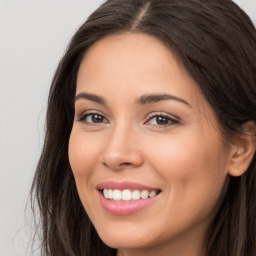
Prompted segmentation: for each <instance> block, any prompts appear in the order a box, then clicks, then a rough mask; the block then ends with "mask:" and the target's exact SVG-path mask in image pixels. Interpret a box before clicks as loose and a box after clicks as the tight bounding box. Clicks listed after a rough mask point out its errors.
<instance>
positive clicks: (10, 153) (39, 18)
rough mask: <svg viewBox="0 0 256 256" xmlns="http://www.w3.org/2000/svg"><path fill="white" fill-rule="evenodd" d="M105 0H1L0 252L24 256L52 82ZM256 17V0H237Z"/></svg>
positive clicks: (4, 254)
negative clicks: (80, 32) (85, 23)
mask: <svg viewBox="0 0 256 256" xmlns="http://www.w3.org/2000/svg"><path fill="white" fill-rule="evenodd" d="M102 2H103V0H83V1H82V0H41V1H40V0H30V1H28V0H0V89H1V90H0V256H26V255H28V253H27V252H26V248H27V247H28V246H29V245H30V241H31V234H30V222H31V212H30V210H29V205H28V207H27V211H25V206H26V203H27V199H28V194H29V190H30V186H31V182H32V178H33V174H34V170H35V167H36V164H37V161H38V158H39V155H40V150H41V147H42V144H43V137H44V118H45V111H46V102H47V94H48V90H49V86H50V83H51V79H52V76H53V73H54V71H55V69H56V66H57V64H58V61H59V60H60V58H61V56H62V55H63V53H64V51H65V48H66V46H67V44H68V42H69V40H70V38H71V36H72V35H73V33H74V32H75V31H76V29H77V28H78V27H79V26H80V25H81V24H82V23H83V21H85V19H86V18H87V17H88V15H89V14H90V13H91V12H92V11H93V10H94V9H96V8H97V7H98V6H99V5H100V4H101V3H102ZM235 2H237V3H238V4H239V5H240V6H241V7H242V8H243V9H244V10H245V11H246V12H247V13H248V14H249V15H250V16H251V18H252V19H253V21H254V22H256V0H236V1H235Z"/></svg>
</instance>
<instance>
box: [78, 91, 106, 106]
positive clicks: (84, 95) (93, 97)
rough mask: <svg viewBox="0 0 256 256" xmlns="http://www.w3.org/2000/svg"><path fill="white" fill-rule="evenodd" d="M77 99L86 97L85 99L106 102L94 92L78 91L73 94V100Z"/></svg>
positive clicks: (104, 103)
mask: <svg viewBox="0 0 256 256" xmlns="http://www.w3.org/2000/svg"><path fill="white" fill-rule="evenodd" d="M79 99H86V100H90V101H94V102H97V103H100V104H103V105H106V104H107V103H106V101H105V100H104V99H103V98H102V97H100V96H98V95H95V94H91V93H85V92H82V93H79V94H78V95H76V96H75V99H74V101H77V100H79Z"/></svg>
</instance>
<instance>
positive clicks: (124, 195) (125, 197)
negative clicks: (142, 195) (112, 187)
mask: <svg viewBox="0 0 256 256" xmlns="http://www.w3.org/2000/svg"><path fill="white" fill-rule="evenodd" d="M131 199H132V192H131V191H130V190H128V189H125V190H124V191H123V192H122V200H124V201H130V200H131Z"/></svg>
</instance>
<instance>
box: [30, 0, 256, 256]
mask: <svg viewBox="0 0 256 256" xmlns="http://www.w3.org/2000/svg"><path fill="white" fill-rule="evenodd" d="M127 31H132V32H140V33H145V34H149V35H152V36H154V37H156V38H158V39H159V40H161V41H162V42H164V43H165V45H167V46H168V47H169V48H170V49H171V51H172V52H174V53H175V54H176V56H177V57H178V59H179V60H180V61H181V63H182V64H183V66H184V67H185V68H186V69H187V70H188V72H189V73H190V75H191V76H192V77H193V78H194V80H195V81H196V82H197V83H198V85H199V87H200V90H201V91H202V93H203V94H204V95H205V97H206V99H207V100H208V102H209V103H210V105H211V107H212V108H213V110H214V111H215V113H216V116H217V118H218V121H219V124H220V126H221V128H222V132H223V135H224V138H226V139H228V137H232V136H233V135H235V134H236V133H238V132H240V127H241V126H242V125H243V124H244V123H245V122H247V121H249V120H252V121H254V122H256V31H255V27H254V26H253V24H252V22H251V20H250V19H249V17H248V16H247V15H246V14H245V13H244V12H243V11H242V10H241V9H240V8H239V7H238V6H237V5H236V4H235V3H233V2H232V1H231V0H108V1H106V2H105V3H104V4H103V5H102V6H101V7H99V8H98V9H97V10H96V11H95V12H94V13H93V14H92V15H91V16H90V17H89V18H88V20H87V21H86V22H85V23H84V24H83V25H82V26H81V27H80V28H79V29H78V31H77V32H76V33H75V35H74V37H73V39H72V40H71V42H70V45H69V47H68V49H67V51H66V53H65V55H64V57H63V58H62V60H61V62H60V63H59V66H58V68H57V71H56V73H55V76H54V78H53V81H52V85H51V89H50V94H49V99H48V110H47V119H46V134H45V142H44V146H43V150H42V154H41V158H40V160H39V163H38V166H37V170H36V173H35V177H34V181H33V185H32V189H31V198H32V207H33V208H35V207H39V212H40V222H39V224H40V229H41V232H42V233H41V235H42V244H41V255H45V256H46V255H48V256H64V255H68V256H82V255H83V256H86V255H87V256H100V255H115V254H116V250H115V249H112V248H109V247H108V246H106V245H105V244H104V243H103V242H102V241H101V240H100V238H99V236H98V234H97V232H96V230H95V229H94V227H93V225H92V223H91V221H90V219H89V218H88V216H87V214H86V212H85V210H84V208H83V206H82V204H81V202H80V200H79V197H78V193H77V190H76V185H75V181H74V177H73V174H72V171H71V168H70V165H69V161H68V142H69V136H70V132H71V129H72V124H73V116H74V106H73V99H74V95H75V89H76V77H77V72H78V68H79V65H80V62H81V60H82V58H83V56H84V54H85V53H86V51H87V50H88V48H89V47H90V46H91V45H92V44H94V43H95V42H96V41H98V40H100V39H101V38H103V37H106V36H108V35H111V34H114V33H123V32H127ZM206 241H207V242H206V248H207V253H206V255H207V256H216V255H221V256H245V255H246V256H253V255H256V156H255V155H254V158H253V160H252V162H251V164H250V167H249V168H248V170H247V171H246V173H245V174H243V175H242V176H241V177H237V178H235V177H230V182H229V186H228V190H227V193H226V196H225V198H224V200H223V203H222V205H221V207H220V209H219V212H218V214H217V216H216V218H215V219H214V222H213V223H212V225H211V227H210V228H209V232H208V236H207V238H206Z"/></svg>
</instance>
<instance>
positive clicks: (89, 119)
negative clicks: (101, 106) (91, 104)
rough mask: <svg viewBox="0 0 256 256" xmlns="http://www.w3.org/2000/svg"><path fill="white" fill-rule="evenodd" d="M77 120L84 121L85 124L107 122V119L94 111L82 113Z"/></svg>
mask: <svg viewBox="0 0 256 256" xmlns="http://www.w3.org/2000/svg"><path fill="white" fill-rule="evenodd" d="M78 121H80V122H84V123H87V124H101V123H108V120H107V119H106V118H105V117H104V116H102V115H99V114H96V113H88V114H84V115H82V116H81V117H80V118H79V120H78Z"/></svg>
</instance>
